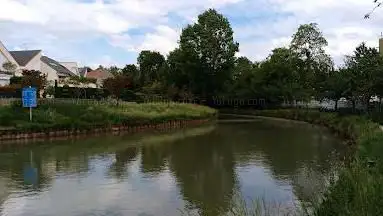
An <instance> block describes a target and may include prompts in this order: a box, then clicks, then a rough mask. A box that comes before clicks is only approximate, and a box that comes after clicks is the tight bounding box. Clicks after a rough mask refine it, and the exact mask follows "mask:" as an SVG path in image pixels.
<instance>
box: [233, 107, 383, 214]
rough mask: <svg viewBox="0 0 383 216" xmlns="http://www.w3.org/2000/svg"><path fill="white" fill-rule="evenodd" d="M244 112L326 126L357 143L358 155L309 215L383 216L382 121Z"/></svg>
mask: <svg viewBox="0 0 383 216" xmlns="http://www.w3.org/2000/svg"><path fill="white" fill-rule="evenodd" d="M242 113H243V114H252V115H259V116H268V117H279V118H285V119H292V120H300V121H306V122H309V123H313V124H318V125H323V126H326V127H328V128H330V129H331V130H332V131H334V132H335V133H338V134H339V135H342V136H344V137H345V138H346V139H348V140H350V141H351V143H353V144H354V145H353V146H354V147H355V155H354V157H353V158H352V159H351V160H350V163H348V164H347V165H345V166H344V167H343V168H342V169H341V171H340V174H339V176H338V178H336V179H334V180H333V181H332V182H331V184H330V187H329V189H328V190H327V192H326V193H325V194H323V195H321V197H319V200H320V202H319V203H318V204H316V205H314V207H313V209H312V211H310V213H307V214H309V215H317V216H322V215H323V216H329V215H355V216H357V215H358V216H359V215H383V184H382V183H383V160H382V159H383V132H382V130H381V129H380V126H379V124H376V123H374V122H372V121H371V120H369V119H367V118H365V117H361V116H341V115H338V114H336V113H326V112H320V111H316V110H307V109H301V110H299V109H295V110H288V109H283V110H261V111H259V110H258V111H245V112H242ZM307 212H308V211H307ZM238 215H246V214H238ZM258 215H263V214H258Z"/></svg>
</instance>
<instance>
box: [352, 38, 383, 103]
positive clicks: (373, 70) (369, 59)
mask: <svg viewBox="0 0 383 216" xmlns="http://www.w3.org/2000/svg"><path fill="white" fill-rule="evenodd" d="M345 63H346V67H347V69H348V71H349V72H350V74H349V76H350V77H352V79H353V82H354V83H355V84H356V86H355V87H356V88H355V93H354V96H356V97H357V99H359V98H362V99H363V102H364V103H365V105H366V109H368V104H369V101H370V99H371V96H373V95H374V94H375V93H376V86H377V85H380V83H377V80H376V79H375V77H379V76H381V75H380V74H381V73H382V72H383V71H382V65H383V64H382V63H383V61H382V57H381V56H380V55H379V52H378V50H377V49H376V48H373V47H367V46H366V44H365V43H362V44H360V45H359V46H358V47H357V48H356V49H355V51H354V54H353V55H352V56H349V57H348V58H347V59H346V62H345Z"/></svg>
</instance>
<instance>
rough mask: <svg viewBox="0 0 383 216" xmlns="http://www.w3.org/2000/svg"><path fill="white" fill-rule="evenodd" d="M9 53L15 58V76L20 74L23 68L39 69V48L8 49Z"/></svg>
mask: <svg viewBox="0 0 383 216" xmlns="http://www.w3.org/2000/svg"><path fill="white" fill-rule="evenodd" d="M9 53H10V54H11V55H12V57H13V58H14V59H15V60H16V62H17V65H18V69H17V70H16V74H15V75H16V76H21V75H22V71H23V70H38V71H41V61H40V58H41V56H42V54H41V53H42V51H41V50H22V51H10V52H9Z"/></svg>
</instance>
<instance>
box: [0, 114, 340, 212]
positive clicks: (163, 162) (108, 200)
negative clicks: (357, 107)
mask: <svg viewBox="0 0 383 216" xmlns="http://www.w3.org/2000/svg"><path fill="white" fill-rule="evenodd" d="M339 146H340V145H339V140H337V139H335V138H333V137H332V136H330V135H329V133H328V132H327V131H325V130H323V129H320V128H316V127H313V126H310V125H307V124H295V123H294V124H293V123H287V122H284V123H281V122H278V121H266V120H259V121H256V122H230V123H229V122H228V123H222V124H219V125H210V126H204V127H201V128H193V129H188V130H183V131H178V132H170V133H168V134H142V135H136V136H120V137H103V138H99V137H98V138H90V139H86V140H78V141H71V142H67V141H61V142H54V143H42V144H39V145H34V146H25V147H24V148H9V147H7V148H3V149H2V150H1V151H0V188H1V189H2V190H0V191H1V192H0V204H1V206H0V211H1V213H2V214H4V215H28V216H29V215H32V216H34V215H44V214H46V215H63V216H64V215H65V216H68V215H179V214H180V211H179V209H187V210H190V211H194V212H197V213H198V214H199V215H213V216H214V215H222V214H223V213H225V212H227V211H228V209H229V208H230V207H231V206H232V202H233V197H234V195H235V194H241V195H242V196H243V198H245V199H246V200H250V199H256V198H259V197H262V198H264V199H266V200H267V201H268V202H269V201H270V202H271V201H277V202H279V203H281V204H283V205H292V202H294V201H295V200H300V201H307V200H309V199H310V198H311V196H312V194H315V193H318V191H319V192H320V191H323V190H324V188H325V183H326V178H328V176H329V173H332V172H333V171H334V169H336V164H337V163H338V161H339V158H342V157H343V154H344V152H343V151H342V148H339ZM31 152H32V153H33V158H32V160H31ZM26 167H27V168H31V167H32V168H35V169H36V171H37V172H36V173H35V174H36V176H35V178H36V179H37V180H36V181H35V182H33V181H32V184H31V182H29V183H27V182H26V181H25V180H26V179H27V180H30V179H31V178H30V177H31V176H33V175H31V173H33V172H26V171H25V170H26ZM27 170H28V169H27Z"/></svg>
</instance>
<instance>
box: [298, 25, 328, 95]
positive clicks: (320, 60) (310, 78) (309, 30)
mask: <svg viewBox="0 0 383 216" xmlns="http://www.w3.org/2000/svg"><path fill="white" fill-rule="evenodd" d="M327 45H328V43H327V40H326V38H325V37H324V36H323V34H322V32H321V31H320V29H319V27H318V24H316V23H309V24H304V25H300V26H299V28H298V30H297V32H296V33H295V34H294V35H293V39H292V41H291V44H290V49H291V50H292V51H293V52H295V53H297V54H298V56H299V57H300V58H301V59H302V60H303V61H304V67H302V71H301V77H302V81H303V80H305V81H304V85H305V87H306V88H311V89H312V90H313V91H314V92H313V93H315V94H316V96H318V95H321V94H322V93H323V91H324V85H325V80H326V77H328V74H329V72H330V71H331V70H332V69H333V62H332V60H331V57H330V56H329V55H327V54H326V52H325V50H324V48H325V47H326V46H327Z"/></svg>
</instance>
